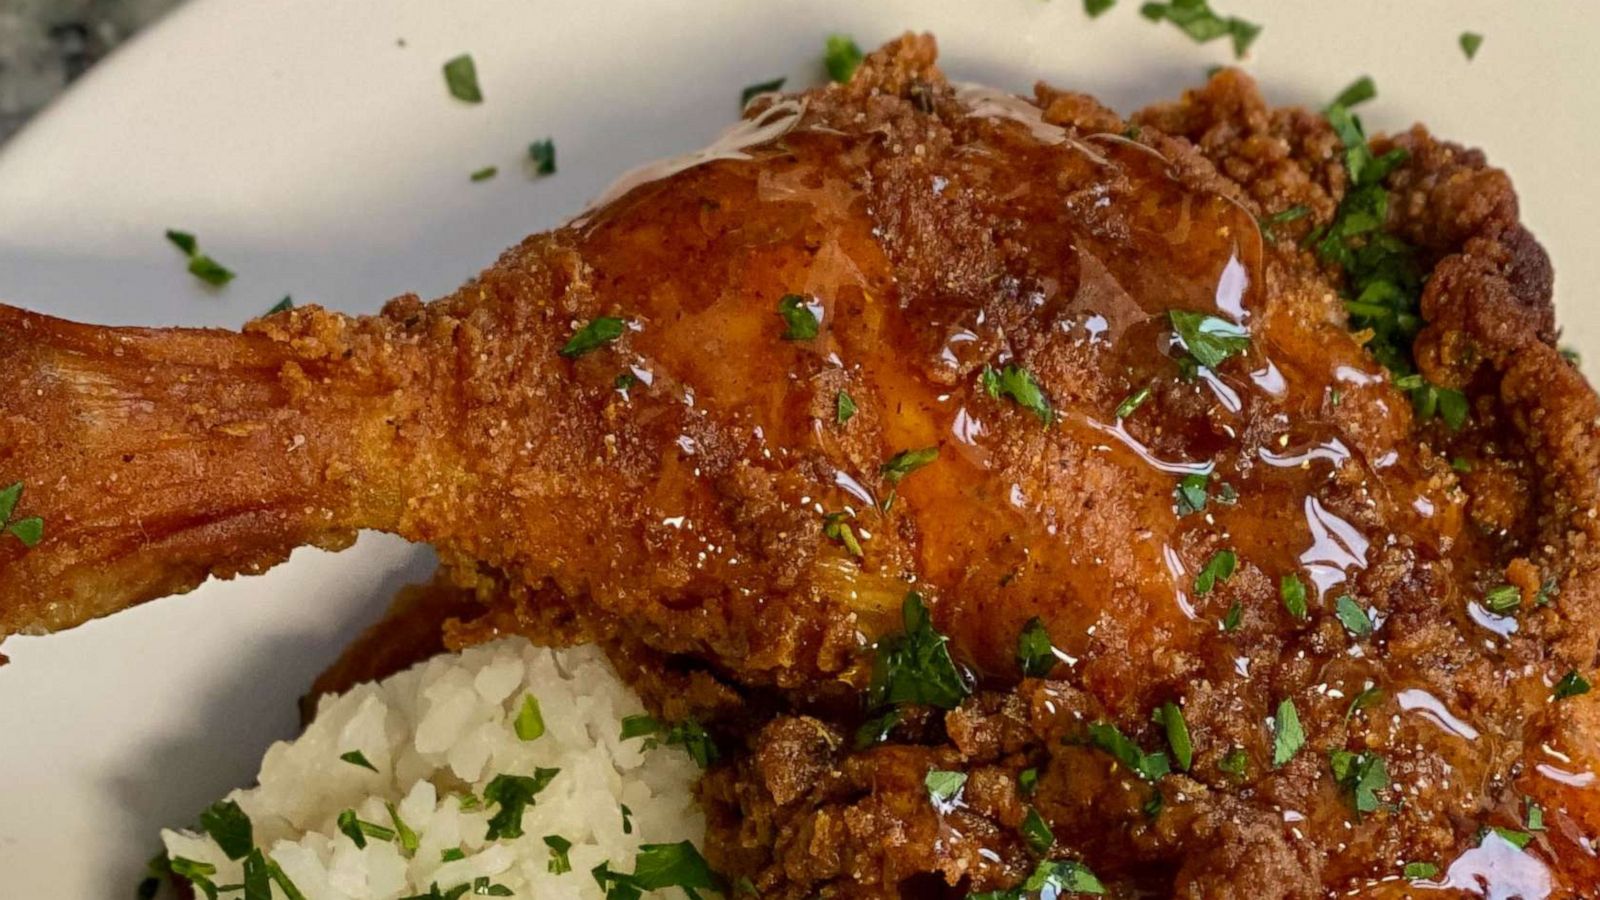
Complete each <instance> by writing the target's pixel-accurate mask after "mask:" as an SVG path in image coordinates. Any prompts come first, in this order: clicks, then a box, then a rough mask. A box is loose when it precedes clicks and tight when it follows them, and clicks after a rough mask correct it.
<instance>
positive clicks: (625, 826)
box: [618, 803, 633, 834]
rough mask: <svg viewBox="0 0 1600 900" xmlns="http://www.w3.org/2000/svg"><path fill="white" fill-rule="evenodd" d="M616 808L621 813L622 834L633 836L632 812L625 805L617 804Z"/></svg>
mask: <svg viewBox="0 0 1600 900" xmlns="http://www.w3.org/2000/svg"><path fill="white" fill-rule="evenodd" d="M618 806H619V811H620V812H621V813H622V833H623V834H633V810H631V809H629V808H628V804H626V803H621V804H618Z"/></svg>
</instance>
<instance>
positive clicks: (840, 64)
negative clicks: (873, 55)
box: [822, 34, 863, 82]
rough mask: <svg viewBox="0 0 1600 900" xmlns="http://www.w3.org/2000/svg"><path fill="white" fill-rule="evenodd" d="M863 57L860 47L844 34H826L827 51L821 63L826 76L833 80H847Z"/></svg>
mask: <svg viewBox="0 0 1600 900" xmlns="http://www.w3.org/2000/svg"><path fill="white" fill-rule="evenodd" d="M862 59H863V56H862V53H861V48H860V47H857V46H856V42H855V41H854V40H852V39H851V38H850V36H849V35H846V34H831V35H828V46H827V51H826V52H825V53H824V54H823V57H822V64H823V65H824V66H826V67H827V69H828V77H829V78H831V79H832V80H834V81H838V82H845V81H849V80H850V79H851V78H852V77H854V76H855V74H856V69H857V68H859V67H860V65H861V60H862Z"/></svg>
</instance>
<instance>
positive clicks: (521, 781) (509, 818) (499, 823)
mask: <svg viewBox="0 0 1600 900" xmlns="http://www.w3.org/2000/svg"><path fill="white" fill-rule="evenodd" d="M560 771H561V770H560V769H539V768H536V769H534V770H533V775H532V776H528V775H505V774H500V775H496V776H495V777H494V780H493V781H490V782H489V786H488V787H486V788H484V789H483V799H484V802H486V803H490V804H495V803H498V804H499V805H500V811H499V812H496V813H495V814H494V815H493V816H492V817H491V818H490V819H489V830H488V833H487V834H485V836H484V840H486V841H497V840H499V839H500V838H503V837H507V838H518V837H522V814H523V812H525V811H526V810H527V808H528V807H529V806H531V805H533V803H534V802H535V801H534V798H535V797H536V796H538V795H539V792H540V791H543V790H544V789H545V788H547V787H549V786H550V781H551V780H552V779H553V778H555V777H556V775H557V773H559V772H560Z"/></svg>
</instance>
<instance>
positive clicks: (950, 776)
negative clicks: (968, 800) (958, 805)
mask: <svg viewBox="0 0 1600 900" xmlns="http://www.w3.org/2000/svg"><path fill="white" fill-rule="evenodd" d="M966 783H967V773H965V772H947V771H944V770H942V769H929V770H928V774H927V775H925V776H923V779H922V786H923V787H925V788H927V789H928V797H929V799H931V800H932V801H933V803H934V805H935V806H943V805H945V804H948V803H949V802H950V801H952V800H954V799H955V798H956V795H957V794H959V793H961V788H962V787H964V786H965V785H966Z"/></svg>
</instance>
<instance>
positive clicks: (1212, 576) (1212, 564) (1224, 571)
mask: <svg viewBox="0 0 1600 900" xmlns="http://www.w3.org/2000/svg"><path fill="white" fill-rule="evenodd" d="M1238 565H1239V557H1238V556H1237V555H1236V554H1235V553H1234V552H1233V551H1232V550H1218V551H1217V552H1215V553H1213V554H1211V558H1210V559H1208V560H1206V564H1205V566H1204V567H1202V568H1201V569H1200V574H1199V575H1196V576H1195V579H1194V592H1195V595H1196V596H1205V595H1206V594H1209V593H1211V590H1212V588H1214V587H1216V586H1217V585H1219V584H1221V583H1222V582H1224V581H1227V580H1228V579H1229V578H1231V577H1233V570H1234V569H1235V568H1236V567H1237V566H1238Z"/></svg>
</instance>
